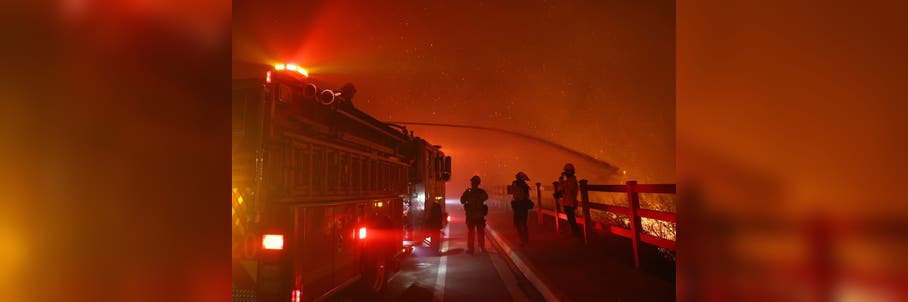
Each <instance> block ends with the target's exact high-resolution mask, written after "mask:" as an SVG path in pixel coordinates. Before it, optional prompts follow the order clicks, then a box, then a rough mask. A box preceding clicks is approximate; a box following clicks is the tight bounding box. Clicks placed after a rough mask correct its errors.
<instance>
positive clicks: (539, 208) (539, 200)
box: [536, 182, 542, 224]
mask: <svg viewBox="0 0 908 302" xmlns="http://www.w3.org/2000/svg"><path fill="white" fill-rule="evenodd" d="M541 188H542V183H538V182H537V183H536V218H537V220H538V221H539V224H542V190H540V189H541Z"/></svg>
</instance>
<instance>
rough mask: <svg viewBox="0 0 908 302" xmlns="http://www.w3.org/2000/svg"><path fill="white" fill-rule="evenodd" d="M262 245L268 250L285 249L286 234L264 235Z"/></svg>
mask: <svg viewBox="0 0 908 302" xmlns="http://www.w3.org/2000/svg"><path fill="white" fill-rule="evenodd" d="M262 247H263V248H265V249H266V250H283V249H284V235H275V234H266V235H265V236H264V237H262Z"/></svg>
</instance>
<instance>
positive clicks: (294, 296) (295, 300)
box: [290, 289, 302, 302]
mask: <svg viewBox="0 0 908 302" xmlns="http://www.w3.org/2000/svg"><path fill="white" fill-rule="evenodd" d="M300 296H301V293H300V290H298V289H294V290H293V292H292V293H291V295H290V302H300V301H302V299H300V298H301V297H300Z"/></svg>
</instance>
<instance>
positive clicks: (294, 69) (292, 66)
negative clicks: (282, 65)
mask: <svg viewBox="0 0 908 302" xmlns="http://www.w3.org/2000/svg"><path fill="white" fill-rule="evenodd" d="M296 67H297V66H296V64H287V70H293V71H296Z"/></svg>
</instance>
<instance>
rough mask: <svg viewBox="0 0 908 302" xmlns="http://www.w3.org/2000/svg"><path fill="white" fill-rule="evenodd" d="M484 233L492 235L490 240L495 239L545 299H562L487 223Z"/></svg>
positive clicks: (550, 300)
mask: <svg viewBox="0 0 908 302" xmlns="http://www.w3.org/2000/svg"><path fill="white" fill-rule="evenodd" d="M486 234H487V235H492V236H490V237H491V238H492V240H495V243H497V244H498V247H500V248H501V249H502V251H501V252H502V253H504V255H506V256H508V257H509V258H510V259H511V262H513V263H514V265H515V266H517V269H518V270H520V272H521V273H523V276H524V277H526V278H527V280H528V281H530V283H532V284H533V286H534V287H536V290H538V291H539V293H540V294H542V297H543V298H545V300H546V301H548V302H560V301H562V299H560V298H559V296H557V295H555V293H554V291H553V290H552V289H550V288H549V287H548V285H546V284H545V283H544V282H542V280H540V279H539V278H538V277H536V273H535V272H533V270H532V269H530V268H529V266H528V265H527V264H526V263H524V261H523V260H522V259H520V257H519V256H517V253H515V252H514V251H513V250H511V247H510V246H509V245H508V244H507V243H506V242H505V241H504V240H503V239H501V237H500V236H498V233H497V232H495V230H493V229H492V228H490V227H489V226H488V225H486Z"/></svg>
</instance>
